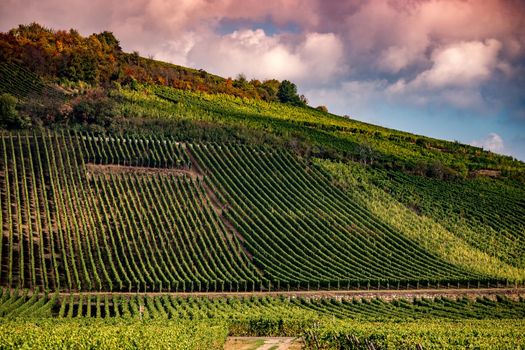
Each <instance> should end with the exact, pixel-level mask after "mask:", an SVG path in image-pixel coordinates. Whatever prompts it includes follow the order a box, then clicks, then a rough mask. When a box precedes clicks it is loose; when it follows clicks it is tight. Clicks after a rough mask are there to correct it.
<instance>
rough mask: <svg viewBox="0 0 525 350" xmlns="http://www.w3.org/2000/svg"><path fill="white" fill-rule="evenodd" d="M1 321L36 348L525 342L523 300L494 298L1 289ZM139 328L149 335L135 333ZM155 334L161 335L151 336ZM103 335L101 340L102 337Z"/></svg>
mask: <svg viewBox="0 0 525 350" xmlns="http://www.w3.org/2000/svg"><path fill="white" fill-rule="evenodd" d="M0 315H1V316H2V317H3V318H4V320H5V322H4V323H3V324H0V327H2V328H4V329H7V327H14V328H15V329H18V330H17V331H15V332H8V333H4V332H2V334H3V335H2V336H0V346H3V345H5V344H8V343H11V344H20V345H21V344H26V345H28V344H37V343H36V341H35V339H38V340H39V341H41V343H40V344H39V345H38V346H43V345H44V344H53V342H57V341H58V339H62V340H63V341H66V342H67V341H70V340H69V339H71V338H69V337H67V336H66V335H65V333H66V332H70V334H73V335H74V336H73V337H72V338H73V339H77V340H78V341H82V343H85V344H92V342H93V341H94V339H96V342H95V343H93V344H92V346H93V347H95V348H99V347H104V346H105V347H106V348H116V347H118V344H119V342H118V341H120V342H121V343H122V344H128V343H129V342H130V341H133V342H135V343H136V342H140V343H141V344H143V345H142V346H144V347H147V348H149V347H150V346H152V345H151V344H155V343H156V342H159V343H157V344H160V345H157V346H162V347H164V346H167V345H164V342H165V341H168V339H170V338H171V339H173V337H175V336H176V337H180V341H177V342H176V343H175V344H174V345H172V346H174V348H177V349H178V348H179V347H177V346H181V344H186V345H185V346H186V347H182V346H181V347H180V348H182V349H192V348H202V349H204V346H208V348H209V347H210V346H212V344H215V345H214V346H217V348H219V346H220V344H222V342H224V339H225V338H224V337H225V334H226V333H229V334H230V335H236V336H247V335H259V336H260V335H265V336H297V335H302V336H303V338H304V343H305V344H304V345H305V346H306V348H310V349H319V348H323V349H348V348H350V349H360V348H366V347H365V346H368V347H370V344H372V345H373V346H374V347H379V348H388V349H390V348H392V349H393V348H399V347H412V348H413V347H414V346H415V344H419V346H423V347H424V348H429V349H434V348H435V349H440V348H457V347H458V346H459V347H461V346H465V345H467V344H470V345H472V346H481V347H486V346H491V345H492V346H494V345H498V344H503V343H504V344H507V345H508V346H509V348H512V347H520V346H523V342H524V341H525V339H524V338H523V337H522V336H519V335H518V334H520V332H521V334H523V330H524V328H523V327H524V323H523V318H524V317H525V301H524V299H523V298H507V297H499V296H498V297H497V298H487V297H478V298H475V299H469V298H465V297H459V298H444V297H438V298H414V299H395V300H393V301H390V302H387V301H384V300H381V299H376V298H371V299H370V298H366V299H356V298H348V299H332V298H320V299H317V298H315V299H305V298H284V297H281V298H273V297H246V298H234V297H231V298H214V299H209V298H201V297H190V298H181V297H176V296H169V295H162V296H154V295H152V296H148V295H140V296H139V295H135V296H123V295H116V294H104V295H101V294H97V295H90V294H89V293H87V294H77V295H73V294H71V295H67V294H65V295H58V294H38V293H35V294H29V293H28V292H10V291H8V290H2V294H1V295H0ZM32 320H38V323H37V324H35V323H32V322H31V321H32ZM422 321H424V323H425V324H424V325H422ZM418 322H419V323H418ZM379 325H381V327H378V326H379ZM139 326H140V327H142V328H138V327H139ZM80 327H81V328H82V329H86V330H87V332H88V334H90V336H91V337H92V339H90V337H85V336H84V335H81V334H77V332H78V329H79V328H80ZM168 327H169V328H168ZM95 329H96V331H95ZM168 329H171V331H168ZM142 332H144V336H145V337H146V339H142V340H141V339H139V338H138V337H137V334H141V333H142ZM177 332H180V334H179V335H177ZM152 333H156V334H158V335H159V336H160V337H161V338H160V339H157V340H153V339H152V338H151V337H150V335H151V334H152ZM166 333H167V334H166ZM101 334H104V335H105V339H104V340H102V338H100V335H101ZM429 334H431V336H430V337H429ZM188 335H190V337H188ZM24 336H25V337H28V338H26V339H24V338H23V337H24ZM57 338H58V339H57ZM190 339H193V340H191V341H190ZM196 340H198V341H196ZM146 341H147V342H146ZM148 344H149V345H148ZM124 346H127V345H124ZM167 348H170V347H169V346H168V347H167Z"/></svg>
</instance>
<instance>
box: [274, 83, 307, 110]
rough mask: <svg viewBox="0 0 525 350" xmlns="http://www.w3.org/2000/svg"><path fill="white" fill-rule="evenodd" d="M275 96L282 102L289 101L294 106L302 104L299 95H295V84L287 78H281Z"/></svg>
mask: <svg viewBox="0 0 525 350" xmlns="http://www.w3.org/2000/svg"><path fill="white" fill-rule="evenodd" d="M277 97H278V98H279V101H281V102H282V103H289V104H292V105H294V106H301V105H303V104H304V103H303V102H302V101H301V98H300V97H299V95H297V86H296V85H295V84H294V83H292V82H290V81H288V80H283V81H282V82H281V85H279V90H278V91H277Z"/></svg>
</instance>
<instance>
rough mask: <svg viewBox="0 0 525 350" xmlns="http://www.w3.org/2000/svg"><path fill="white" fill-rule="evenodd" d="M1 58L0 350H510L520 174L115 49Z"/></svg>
mask: <svg viewBox="0 0 525 350" xmlns="http://www.w3.org/2000/svg"><path fill="white" fill-rule="evenodd" d="M0 47H1V48H2V49H1V50H0V97H1V99H0V100H1V101H0V104H1V106H0V107H1V108H0V112H1V116H0V129H1V130H0V227H1V232H0V349H55V348H62V349H123V348H124V349H155V350H156V349H177V350H179V349H180V350H208V349H214V350H215V349H217V350H218V349H223V348H226V349H228V350H230V348H228V346H229V343H235V342H234V341H233V340H235V339H231V338H230V339H229V340H228V341H227V340H226V339H227V337H229V336H230V337H289V338H287V339H288V340H290V342H296V343H295V345H297V344H299V345H298V346H302V348H304V349H312V350H314V349H315V350H324V349H326V350H328V349H334V350H335V349H337V350H339V349H341V350H342V349H366V350H379V349H416V350H422V349H425V350H426V349H523V348H525V336H524V334H525V299H524V297H525V294H524V290H525V289H524V288H523V287H524V284H525V240H524V237H525V188H524V183H525V176H524V174H525V163H523V162H521V161H519V160H517V159H514V158H512V157H510V156H504V155H499V154H496V153H493V152H490V151H487V150H484V149H483V148H480V147H475V146H471V145H465V144H461V143H459V142H456V141H455V142H450V141H445V140H437V139H433V138H430V137H426V136H422V135H415V134H411V133H408V132H403V131H398V130H393V129H389V128H385V127H380V126H376V125H372V124H368V123H364V122H360V121H358V120H355V119H353V117H350V116H344V117H341V116H337V115H334V114H331V113H328V111H327V109H326V107H325V106H319V107H317V108H313V107H312V106H308V105H307V103H305V100H304V96H301V97H300V96H299V95H298V94H297V93H296V92H294V93H293V94H292V95H293V96H292V97H293V98H292V99H289V97H290V96H288V97H287V96H285V97H287V99H283V98H281V96H284V95H288V94H282V92H283V91H284V90H283V91H281V90H282V89H281V88H283V86H284V87H286V84H284V82H279V81H278V80H275V79H272V80H267V81H262V82H261V81H258V80H255V79H254V80H250V81H248V80H246V78H245V77H244V76H239V78H237V79H235V80H233V79H231V78H227V79H226V78H222V77H219V76H215V75H213V74H210V73H208V72H206V71H204V70H196V69H190V68H185V67H180V66H175V65H172V64H168V63H164V62H159V61H155V60H154V59H151V58H149V59H146V58H143V57H140V56H139V55H138V54H137V53H136V52H134V53H132V54H131V53H125V52H123V51H122V49H121V47H120V45H119V41H118V39H117V38H115V37H114V35H113V34H112V33H110V32H103V33H100V34H93V35H91V36H89V37H86V38H84V37H82V36H81V35H80V34H79V33H78V31H75V30H71V31H69V32H66V31H54V30H50V29H46V28H44V27H42V26H40V25H39V24H36V23H33V24H30V25H28V26H20V27H19V28H18V29H13V30H11V31H9V32H8V33H0ZM286 83H287V84H288V87H289V88H292V89H290V91H291V90H294V89H293V88H295V87H296V86H295V85H294V84H293V83H291V82H286ZM291 92H293V91H291ZM301 98H303V99H302V100H301ZM294 99H295V100H297V101H301V103H298V104H294V103H290V102H293V100H294ZM505 142H506V147H510V146H509V145H511V143H510V141H508V142H507V139H506V140H505ZM512 147H513V146H512ZM295 338H297V339H295ZM251 341H255V343H254V344H255V347H250V349H256V348H257V349H266V350H276V349H284V347H281V346H280V345H278V344H281V345H282V344H284V343H278V342H277V343H271V342H270V343H265V341H262V343H264V344H262V343H261V340H260V339H259V340H254V339H251ZM257 341H258V342H259V343H260V344H259V345H257V344H258V343H257ZM241 343H242V342H241ZM239 344H240V343H239ZM247 344H249V343H247ZM276 344H277V345H276ZM230 345H231V344H230ZM237 345H238V344H237ZM259 346H260V347H259ZM248 347H249V346H247V347H243V348H242V349H248ZM233 349H236V350H238V348H237V347H235V346H234V347H233ZM290 349H291V348H290ZM294 349H295V348H294Z"/></svg>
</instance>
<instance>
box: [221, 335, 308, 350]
mask: <svg viewBox="0 0 525 350" xmlns="http://www.w3.org/2000/svg"><path fill="white" fill-rule="evenodd" d="M301 347H302V341H301V340H300V339H298V338H290V337H229V338H228V340H226V344H224V350H299V349H301Z"/></svg>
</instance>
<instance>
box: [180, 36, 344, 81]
mask: <svg viewBox="0 0 525 350" xmlns="http://www.w3.org/2000/svg"><path fill="white" fill-rule="evenodd" d="M286 39H287V38H286V37H284V36H281V35H273V36H268V35H266V33H265V32H264V30H262V29H256V30H251V29H246V30H239V31H234V32H233V33H231V34H228V35H224V36H216V35H215V36H213V37H205V38H201V40H199V41H198V42H196V43H195V45H194V46H193V47H192V48H191V50H189V52H188V55H187V59H188V61H189V62H190V63H191V65H193V66H197V67H202V68H205V69H207V70H209V71H212V72H214V73H218V74H222V75H225V76H231V77H234V76H236V75H237V74H239V73H244V74H246V75H247V76H248V77H250V78H251V77H254V78H258V79H270V78H277V79H291V80H294V81H298V82H304V83H306V84H307V83H308V81H310V80H315V81H318V82H319V81H327V80H329V79H332V78H333V77H334V75H336V74H338V73H339V72H341V71H342V67H343V66H344V63H343V62H342V61H341V60H342V53H343V48H342V43H341V42H340V40H339V39H338V38H337V36H335V35H334V34H333V33H323V34H320V33H308V34H306V35H305V36H304V37H303V38H301V39H300V40H298V42H290V41H287V40H286ZM210 53H213V58H214V59H213V60H210V59H209V58H210Z"/></svg>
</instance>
